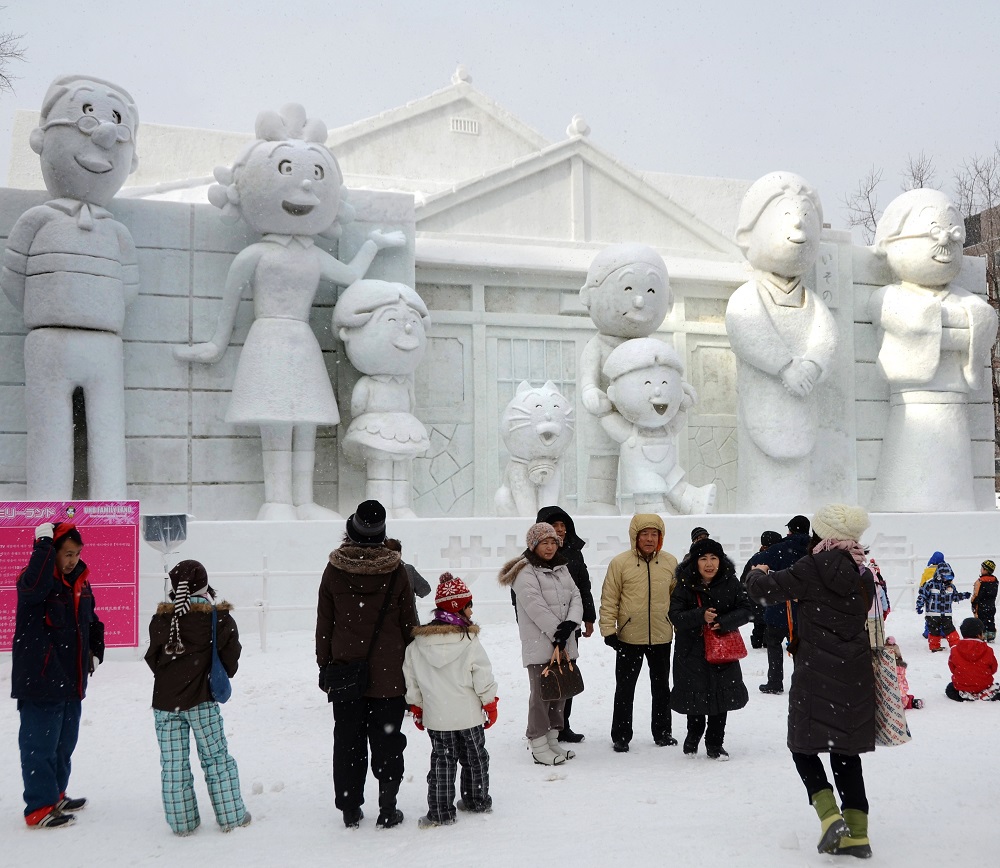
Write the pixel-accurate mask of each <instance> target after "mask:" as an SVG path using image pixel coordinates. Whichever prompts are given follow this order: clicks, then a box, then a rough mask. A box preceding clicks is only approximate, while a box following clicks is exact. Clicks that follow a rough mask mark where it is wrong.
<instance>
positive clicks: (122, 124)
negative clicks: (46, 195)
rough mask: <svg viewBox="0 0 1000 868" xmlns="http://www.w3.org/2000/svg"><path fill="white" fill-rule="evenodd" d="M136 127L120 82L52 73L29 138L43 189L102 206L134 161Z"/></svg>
mask: <svg viewBox="0 0 1000 868" xmlns="http://www.w3.org/2000/svg"><path fill="white" fill-rule="evenodd" d="M138 127H139V115H138V112H137V111H136V108H135V104H134V103H133V101H132V98H131V97H130V96H129V95H128V93H127V92H126V91H125V90H123V89H122V88H120V87H118V86H117V85H114V84H111V83H110V82H107V81H102V80H100V79H89V78H82V77H79V76H63V77H61V78H57V79H56V80H55V81H54V82H53V83H52V84H51V85H50V86H49V90H48V93H47V94H46V95H45V100H44V101H43V104H42V112H41V118H40V121H39V126H38V127H37V128H36V129H34V130H32V132H31V136H30V138H29V144H30V145H31V149H32V150H33V151H34V152H35V153H36V154H38V156H39V157H40V161H41V166H42V177H43V178H44V179H45V186H46V188H47V189H48V191H49V192H50V193H51V194H53V195H54V196H56V197H61V198H67V199H77V200H79V201H82V202H88V203H90V204H92V205H100V206H106V205H107V204H108V203H109V202H110V201H111V200H112V199H113V198H114V196H115V194H116V193H117V192H118V191H119V190H120V189H121V187H122V184H124V183H125V179H126V178H127V177H128V176H129V175H130V174H131V173H132V172H134V171H135V169H136V167H137V166H138V165H139V160H138V157H137V156H136V152H135V138H136V132H137V130H138Z"/></svg>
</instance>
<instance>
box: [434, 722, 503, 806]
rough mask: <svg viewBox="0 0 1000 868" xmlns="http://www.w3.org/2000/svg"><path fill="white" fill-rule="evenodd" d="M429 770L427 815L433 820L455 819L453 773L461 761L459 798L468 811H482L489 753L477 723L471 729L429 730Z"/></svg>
mask: <svg viewBox="0 0 1000 868" xmlns="http://www.w3.org/2000/svg"><path fill="white" fill-rule="evenodd" d="M427 734H428V735H429V736H430V737H431V769H430V771H429V772H427V816H428V817H430V818H431V819H432V820H433V821H434V822H436V823H443V822H449V821H451V820H454V819H455V773H456V772H457V771H458V764H459V763H461V764H462V777H461V788H462V800H463V801H464V802H465V804H466V806H467V807H468V808H469V810H470V811H485V810H488V809H489V808H490V807H492V805H493V799H492V798H491V797H490V755H489V753H487V751H486V735H485V733H484V732H483V728H482V727H481V726H474V727H472V729H456V730H449V731H443V730H436V729H429V730H427Z"/></svg>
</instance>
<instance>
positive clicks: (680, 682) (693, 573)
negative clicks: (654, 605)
mask: <svg viewBox="0 0 1000 868" xmlns="http://www.w3.org/2000/svg"><path fill="white" fill-rule="evenodd" d="M706 609H715V611H716V613H717V615H718V618H717V620H718V623H719V628H720V629H721V630H722V631H724V632H726V633H729V632H732V631H733V630H739V629H740V627H742V626H743V625H744V624H746V623H747V621H749V620H750V597H749V596H748V595H747V591H746V588H744V587H743V584H742V583H741V582H740V580H739V579H738V578H737V576H736V568H735V567H734V566H733V562H732V561H731V560H729V558H725V559H724V560H723V561H722V562H721V564H720V569H719V572H718V574H717V575H716V577H715V578H714V579H713V580H712V581H711V582H710V583H709V584H707V585H706V584H704V583H703V582H702V581H701V576H700V574H699V573H698V562H697V560H695V559H694V558H689V559H688V560H685V561H683V562H682V563H681V564H680V565H679V566H678V567H677V587H676V588H674V591H673V593H672V594H671V595H670V621H671V623H673V625H674V686H673V689H672V690H671V691H670V707H671V709H672V710H673V711H677V712H680V713H681V714H721V713H722V712H724V711H735V710H736V709H738V708H743V706H744V705H746V704H747V702H749V700H750V697H749V695H748V694H747V688H746V685H745V684H744V683H743V671H742V669H741V668H740V663H739V661H738V660H736V661H734V662H732V663H709V662H708V661H707V660H706V659H705V639H704V635H703V628H704V626H705V610H706Z"/></svg>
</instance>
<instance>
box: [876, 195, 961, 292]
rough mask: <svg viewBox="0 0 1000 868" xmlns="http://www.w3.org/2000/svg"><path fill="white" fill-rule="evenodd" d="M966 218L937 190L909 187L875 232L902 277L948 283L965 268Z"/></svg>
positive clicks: (930, 283)
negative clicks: (963, 266) (963, 261)
mask: <svg viewBox="0 0 1000 868" xmlns="http://www.w3.org/2000/svg"><path fill="white" fill-rule="evenodd" d="M964 246H965V221H963V220H962V218H961V215H960V214H959V213H958V209H957V208H956V207H955V206H954V205H953V204H952V203H951V201H950V200H949V199H948V197H947V196H945V195H944V194H943V193H941V192H940V191H938V190H928V189H918V190H909V191H908V192H906V193H904V194H903V195H902V196H898V197H896V198H895V199H894V200H893V201H892V202H891V203H890V204H889V207H888V208H886V209H885V213H884V214H883V215H882V219H881V220H880V221H879V225H878V229H877V231H876V234H875V248H876V250H877V251H878V252H880V253H882V254H883V255H884V256H885V257H886V259H887V261H888V263H889V267H890V268H891V269H892V270H893V273H894V274H895V275H896V277H897V278H898V279H899V280H903V281H906V282H908V283H915V284H917V285H919V286H929V287H937V286H945V285H946V284H949V283H951V281H953V280H954V279H955V278H956V277H958V273H959V272H960V271H961V270H962V248H963V247H964Z"/></svg>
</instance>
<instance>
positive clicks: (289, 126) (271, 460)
mask: <svg viewBox="0 0 1000 868" xmlns="http://www.w3.org/2000/svg"><path fill="white" fill-rule="evenodd" d="M256 135H257V140H256V141H254V142H253V143H252V144H251V145H249V146H248V147H247V148H246V150H244V152H243V153H242V154H241V155H240V156H239V157H238V158H237V160H236V162H235V163H234V164H233V166H232V168H227V167H219V168H217V169H216V170H215V177H216V180H217V181H219V184H216V185H214V186H212V187H211V188H210V189H209V200H210V201H211V202H212V204H213V205H215V206H216V207H218V208H220V209H222V212H223V219H230V220H233V221H235V220H237V219H239V218H241V217H242V218H243V220H244V221H246V223H247V224H248V225H249V226H250V227H251V228H252V229H254V230H255V231H257V232H259V233H260V234H261V235H262V238H261V240H260V241H258V242H256V243H254V244H251V245H250V246H249V247H246V248H244V249H243V250H242V251H240V253H239V254H238V255H237V256H236V258H235V259H234V260H233V262H232V265H231V266H230V268H229V274H228V276H227V278H226V287H225V290H224V292H223V297H222V310H221V311H220V313H219V319H218V323H217V325H216V328H215V334H214V335H213V337H212V339H211V340H210V341H208V342H206V343H200V344H195V345H194V346H192V347H178V348H177V349H176V350H175V351H174V352H175V355H176V356H177V358H179V359H182V360H185V361H192V362H201V363H203V364H212V363H214V362H217V361H219V359H221V358H222V355H223V354H224V353H225V351H226V347H227V346H228V345H229V341H230V338H231V337H232V333H233V326H234V323H235V321H236V313H237V310H238V308H239V303H240V298H241V297H242V295H243V293H244V291H245V290H246V289H248V288H249V289H250V290H251V291H252V294H253V302H254V322H253V325H252V326H251V328H250V333H249V334H248V335H247V339H246V343H245V344H244V346H243V350H242V352H241V353H240V359H239V364H238V367H237V369H236V376H235V379H234V382H233V390H232V397H231V399H230V403H229V409H228V411H227V413H226V421H227V422H229V423H231V424H257V425H260V434H261V447H262V450H263V458H264V504H263V506H261V508H260V511H259V512H258V514H257V518H258V519H262V520H292V519H297V518H298V519H334V518H339V516H338V515H337V513H336V512H333V511H332V510H329V509H326V508H324V507H322V506H319V505H317V504H316V503H315V502H314V499H313V469H314V465H315V456H316V452H315V449H316V426H317V425H336V424H337V423H338V422H339V421H340V414H339V413H338V411H337V401H336V398H335V397H334V394H333V387H332V386H331V384H330V376H329V374H328V372H327V369H326V366H325V364H324V362H323V353H322V351H321V350H320V346H319V343H318V342H317V340H316V336H315V335H314V334H313V331H312V329H311V328H310V326H309V311H310V309H311V307H312V303H313V298H314V297H315V295H316V290H317V289H318V287H319V282H320V280H322V279H326V280H329V281H331V282H333V283H339V284H350V283H353V282H354V281H356V280H358V279H360V278H361V277H363V276H364V274H365V272H366V271H367V270H368V267H369V266H370V265H371V263H372V261H373V260H374V258H375V255H376V253H377V252H378V251H379V250H380V249H382V248H386V247H399V246H402V245H403V244H404V243H405V238H404V236H403V234H402V233H401V232H390V233H383V232H380V231H373V232H371V233H370V234H369V236H368V240H366V241H365V243H364V244H363V245H362V246H361V249H360V250H359V251H358V253H357V255H356V256H355V257H354V259H352V260H351V262H350V263H348V264H345V263H343V262H340V261H339V260H337V259H335V258H334V257H333V256H331V255H330V254H329V253H327V252H326V251H324V250H321V249H320V248H319V247H317V246H316V243H315V239H316V237H317V236H322V237H327V238H336V237H338V236H339V235H340V231H341V223H343V222H347V221H348V220H349V219H350V215H351V208H350V206H349V205H348V204H347V202H346V194H347V190H346V188H345V187H344V186H343V175H342V174H341V171H340V166H339V165H338V164H337V160H336V158H335V157H334V156H333V154H332V153H330V151H329V150H328V149H327V148H326V146H325V145H324V142H325V141H326V137H327V130H326V125H325V124H324V123H323V122H322V121H320V120H317V119H315V118H311V119H307V118H306V114H305V109H304V108H303V107H302V106H300V105H296V104H291V105H287V106H285V107H284V108H282V109H281V111H280V112H274V111H264V112H261V113H260V114H259V115H258V116H257V123H256Z"/></svg>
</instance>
